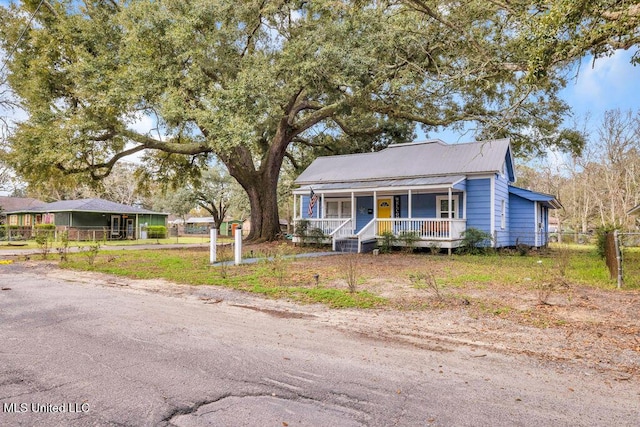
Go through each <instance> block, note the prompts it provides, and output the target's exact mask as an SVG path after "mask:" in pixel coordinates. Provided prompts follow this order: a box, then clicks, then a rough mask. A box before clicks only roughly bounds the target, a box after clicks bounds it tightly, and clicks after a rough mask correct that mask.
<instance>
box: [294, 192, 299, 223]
mask: <svg viewBox="0 0 640 427" xmlns="http://www.w3.org/2000/svg"><path fill="white" fill-rule="evenodd" d="M297 199H298V196H297V195H295V194H294V195H293V219H294V220H295V219H296V215H298V213H297V212H296V209H297V207H296V205H297V203H296V200H297Z"/></svg>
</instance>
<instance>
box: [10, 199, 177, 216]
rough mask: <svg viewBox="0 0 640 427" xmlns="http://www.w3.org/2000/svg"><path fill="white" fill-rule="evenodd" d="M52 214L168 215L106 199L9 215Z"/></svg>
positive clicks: (59, 203)
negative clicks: (28, 213)
mask: <svg viewBox="0 0 640 427" xmlns="http://www.w3.org/2000/svg"><path fill="white" fill-rule="evenodd" d="M27 212H30V213H52V212H100V213H110V214H146V215H149V214H155V215H168V214H166V213H161V212H153V211H150V210H148V209H143V208H138V207H136V206H129V205H125V204H122V203H116V202H111V201H109V200H104V199H78V200H60V201H57V202H52V203H47V204H44V205H41V206H35V207H31V208H28V209H18V210H15V211H12V212H7V213H27Z"/></svg>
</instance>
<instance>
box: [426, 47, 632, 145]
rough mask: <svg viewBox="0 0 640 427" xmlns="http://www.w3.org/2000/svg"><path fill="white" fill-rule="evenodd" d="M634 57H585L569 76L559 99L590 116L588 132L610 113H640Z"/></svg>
mask: <svg viewBox="0 0 640 427" xmlns="http://www.w3.org/2000/svg"><path fill="white" fill-rule="evenodd" d="M632 54H633V52H631V51H617V52H616V53H615V55H613V56H611V57H608V58H599V59H597V60H596V61H595V62H594V61H593V57H586V58H584V59H583V60H582V61H581V63H580V64H576V66H575V67H574V69H573V70H572V72H571V73H569V74H568V76H569V77H570V78H569V80H568V83H567V87H566V88H565V89H563V90H562V91H561V92H560V97H561V98H562V99H563V100H564V101H565V102H566V103H567V104H568V105H569V106H570V107H571V110H572V114H573V118H575V119H577V120H578V123H582V121H583V118H584V117H586V116H587V115H589V116H590V121H589V122H588V123H587V129H588V130H590V131H594V130H595V129H596V128H597V126H598V124H599V123H600V122H601V121H602V118H603V117H604V113H605V111H607V110H614V109H620V110H621V111H622V112H625V111H628V110H633V111H638V110H640V65H637V66H633V65H632V64H631V62H630V60H631V56H632ZM573 118H567V119H566V120H565V123H566V125H567V127H572V125H573ZM418 138H420V135H419V136H418ZM429 138H434V139H435V138H438V139H441V140H442V141H444V142H448V143H456V142H468V141H470V140H471V139H473V136H472V135H464V134H461V133H460V132H451V131H447V130H445V131H442V132H433V133H430V134H429Z"/></svg>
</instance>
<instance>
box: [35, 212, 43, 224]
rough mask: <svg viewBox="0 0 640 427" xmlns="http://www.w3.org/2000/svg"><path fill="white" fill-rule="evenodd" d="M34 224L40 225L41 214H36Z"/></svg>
mask: <svg viewBox="0 0 640 427" xmlns="http://www.w3.org/2000/svg"><path fill="white" fill-rule="evenodd" d="M36 224H42V215H41V214H37V215H36Z"/></svg>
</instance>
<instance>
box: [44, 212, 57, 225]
mask: <svg viewBox="0 0 640 427" xmlns="http://www.w3.org/2000/svg"><path fill="white" fill-rule="evenodd" d="M55 219H56V218H55V214H49V213H48V214H44V216H43V217H42V222H44V223H45V224H55V222H56V221H55Z"/></svg>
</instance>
